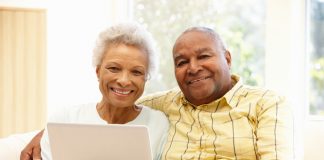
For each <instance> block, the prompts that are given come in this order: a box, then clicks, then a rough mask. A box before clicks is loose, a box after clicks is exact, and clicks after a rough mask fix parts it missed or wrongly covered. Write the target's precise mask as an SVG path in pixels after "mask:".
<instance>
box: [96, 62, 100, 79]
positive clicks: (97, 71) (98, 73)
mask: <svg viewBox="0 0 324 160" xmlns="http://www.w3.org/2000/svg"><path fill="white" fill-rule="evenodd" d="M96 74H97V79H98V81H99V79H100V65H98V66H97V67H96Z"/></svg>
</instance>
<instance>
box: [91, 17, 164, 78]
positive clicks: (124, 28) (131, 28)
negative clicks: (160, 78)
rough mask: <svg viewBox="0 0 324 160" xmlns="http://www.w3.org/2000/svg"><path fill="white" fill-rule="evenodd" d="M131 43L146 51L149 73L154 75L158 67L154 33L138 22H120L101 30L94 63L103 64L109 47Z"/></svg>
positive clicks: (95, 49) (94, 52)
mask: <svg viewBox="0 0 324 160" xmlns="http://www.w3.org/2000/svg"><path fill="white" fill-rule="evenodd" d="M119 44H124V45H131V46H134V47H136V48H138V49H140V50H143V51H144V52H146V54H147V57H148V74H149V75H151V76H152V74H154V72H155V71H156V70H157V67H158V64H157V63H158V61H157V59H158V55H157V54H156V50H155V47H156V46H155V42H154V39H153V37H152V35H151V34H150V33H149V32H148V31H147V30H146V29H144V28H143V27H142V26H140V25H139V24H138V23H135V22H129V23H120V24H117V25H114V26H111V27H109V28H107V29H106V30H104V31H103V32H101V33H100V34H99V37H98V39H97V43H96V46H95V48H94V50H93V57H92V64H93V66H94V67H97V66H99V65H101V62H102V58H103V57H104V55H105V53H106V51H107V50H108V49H109V47H113V46H114V45H119Z"/></svg>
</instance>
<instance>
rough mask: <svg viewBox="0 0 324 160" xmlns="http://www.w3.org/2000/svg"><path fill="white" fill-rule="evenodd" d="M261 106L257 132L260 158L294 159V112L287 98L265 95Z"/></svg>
mask: <svg viewBox="0 0 324 160" xmlns="http://www.w3.org/2000/svg"><path fill="white" fill-rule="evenodd" d="M259 106H260V107H259V111H258V115H257V116H258V127H257V131H256V132H257V139H258V140H257V145H258V154H259V156H260V159H285V160H286V159H287V160H288V159H293V156H294V152H293V112H292V110H291V108H290V106H289V105H288V103H287V102H286V100H285V98H284V97H280V96H275V95H270V96H265V97H264V98H263V100H262V102H261V103H260V104H259Z"/></svg>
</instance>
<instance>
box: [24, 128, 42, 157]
mask: <svg viewBox="0 0 324 160" xmlns="http://www.w3.org/2000/svg"><path fill="white" fill-rule="evenodd" d="M43 132H44V130H42V131H40V132H39V133H37V134H36V136H35V137H34V138H33V139H32V140H31V141H30V142H29V143H28V144H27V146H26V147H25V148H24V149H23V150H22V151H21V153H20V160H41V159H42V157H41V148H40V141H41V138H42V135H43Z"/></svg>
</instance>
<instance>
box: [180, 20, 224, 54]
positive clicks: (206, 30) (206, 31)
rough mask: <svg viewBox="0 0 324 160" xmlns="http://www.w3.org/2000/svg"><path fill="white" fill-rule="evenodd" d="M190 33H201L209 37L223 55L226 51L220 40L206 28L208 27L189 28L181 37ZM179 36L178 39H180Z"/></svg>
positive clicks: (213, 32) (212, 31)
mask: <svg viewBox="0 0 324 160" xmlns="http://www.w3.org/2000/svg"><path fill="white" fill-rule="evenodd" d="M191 31H198V32H203V33H206V34H208V35H210V37H211V38H212V39H214V41H215V42H216V44H217V47H218V49H219V52H221V53H225V51H226V50H227V49H226V45H225V43H224V42H223V40H222V38H221V37H220V36H219V34H218V33H216V32H215V31H214V30H213V29H211V28H208V27H200V26H199V27H190V28H188V29H186V30H185V31H184V32H183V33H182V34H181V35H183V34H185V33H188V32H191ZM181 35H180V36H179V37H181Z"/></svg>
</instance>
